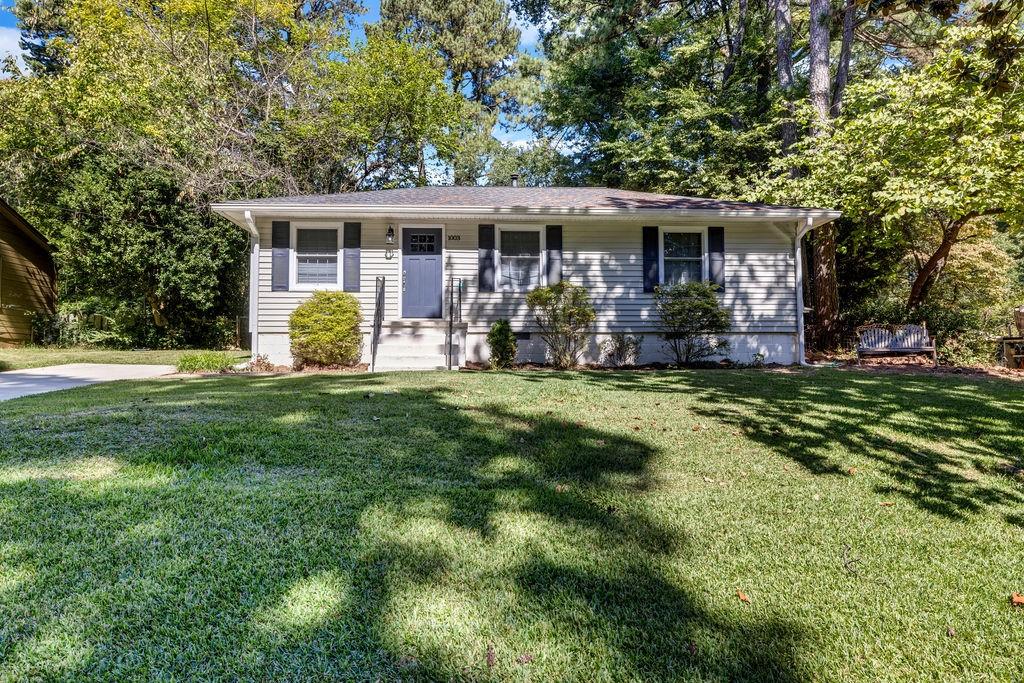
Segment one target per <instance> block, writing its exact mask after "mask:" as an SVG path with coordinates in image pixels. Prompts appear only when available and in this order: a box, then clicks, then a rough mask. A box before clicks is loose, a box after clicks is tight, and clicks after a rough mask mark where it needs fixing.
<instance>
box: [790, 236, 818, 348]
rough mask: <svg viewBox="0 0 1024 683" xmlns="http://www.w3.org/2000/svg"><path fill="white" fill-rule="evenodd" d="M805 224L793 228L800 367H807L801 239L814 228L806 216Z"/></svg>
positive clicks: (797, 341) (797, 342) (797, 346)
mask: <svg viewBox="0 0 1024 683" xmlns="http://www.w3.org/2000/svg"><path fill="white" fill-rule="evenodd" d="M804 220H805V221H806V222H805V224H804V227H803V229H800V224H799V223H797V224H796V226H794V227H795V236H794V238H793V259H794V263H793V265H794V267H795V268H796V291H795V292H794V293H795V295H796V353H797V363H798V364H800V365H808V363H807V350H806V348H805V344H804V271H803V266H802V264H803V239H804V235H806V234H807V233H808V232H810V231H811V230H812V229H813V228H814V219H813V218H811V217H810V216H808V217H807V218H806V219H804Z"/></svg>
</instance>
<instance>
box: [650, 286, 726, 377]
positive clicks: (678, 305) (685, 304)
mask: <svg viewBox="0 0 1024 683" xmlns="http://www.w3.org/2000/svg"><path fill="white" fill-rule="evenodd" d="M716 291H717V287H716V285H714V284H712V283H708V282H688V283H686V284H678V285H671V286H669V287H658V288H657V289H655V290H654V305H655V307H656V309H657V311H658V318H659V320H660V323H661V331H662V334H663V336H664V338H665V341H666V344H667V346H668V349H669V351H670V353H671V354H672V357H673V359H674V360H675V362H676V365H678V366H683V365H690V364H693V363H696V362H698V361H701V360H704V359H705V358H708V357H710V356H714V355H722V354H725V353H728V352H729V342H728V340H726V339H724V338H721V337H716V336H715V335H719V334H722V333H723V332H728V331H729V328H730V326H731V323H730V321H729V311H728V310H726V309H725V308H723V307H722V306H721V304H720V303H719V301H718V295H717V294H716Z"/></svg>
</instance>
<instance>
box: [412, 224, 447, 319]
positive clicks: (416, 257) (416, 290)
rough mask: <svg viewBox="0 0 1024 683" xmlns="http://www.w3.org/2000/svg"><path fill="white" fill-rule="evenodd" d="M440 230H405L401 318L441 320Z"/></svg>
mask: <svg viewBox="0 0 1024 683" xmlns="http://www.w3.org/2000/svg"><path fill="white" fill-rule="evenodd" d="M441 258H442V255H441V229H440V228H405V229H404V230H403V231H402V317H403V318H440V317H441V269H442V265H443V264H442V262H441Z"/></svg>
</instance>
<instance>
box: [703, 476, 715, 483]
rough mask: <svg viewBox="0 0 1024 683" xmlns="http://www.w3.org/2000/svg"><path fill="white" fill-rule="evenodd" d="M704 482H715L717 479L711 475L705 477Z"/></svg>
mask: <svg viewBox="0 0 1024 683" xmlns="http://www.w3.org/2000/svg"><path fill="white" fill-rule="evenodd" d="M704 482H705V483H707V484H714V483H715V480H714V479H712V478H711V477H704Z"/></svg>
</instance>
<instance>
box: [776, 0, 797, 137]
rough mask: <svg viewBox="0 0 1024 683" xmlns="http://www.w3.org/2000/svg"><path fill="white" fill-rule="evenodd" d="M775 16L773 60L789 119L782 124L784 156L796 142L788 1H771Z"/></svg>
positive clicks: (790, 19) (791, 23)
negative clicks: (793, 118)
mask: <svg viewBox="0 0 1024 683" xmlns="http://www.w3.org/2000/svg"><path fill="white" fill-rule="evenodd" d="M772 12H773V14H774V15H775V60H776V64H777V67H776V68H777V71H778V76H779V87H780V88H781V89H782V94H783V97H785V98H786V109H787V110H788V112H789V115H790V118H789V120H788V121H785V122H784V123H783V124H782V131H781V133H782V152H783V154H785V153H786V152H787V151H788V150H789V148H790V147H791V146H792V145H793V143H794V142H796V123H795V122H794V121H793V120H792V117H793V15H792V12H791V11H790V8H789V0H772Z"/></svg>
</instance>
